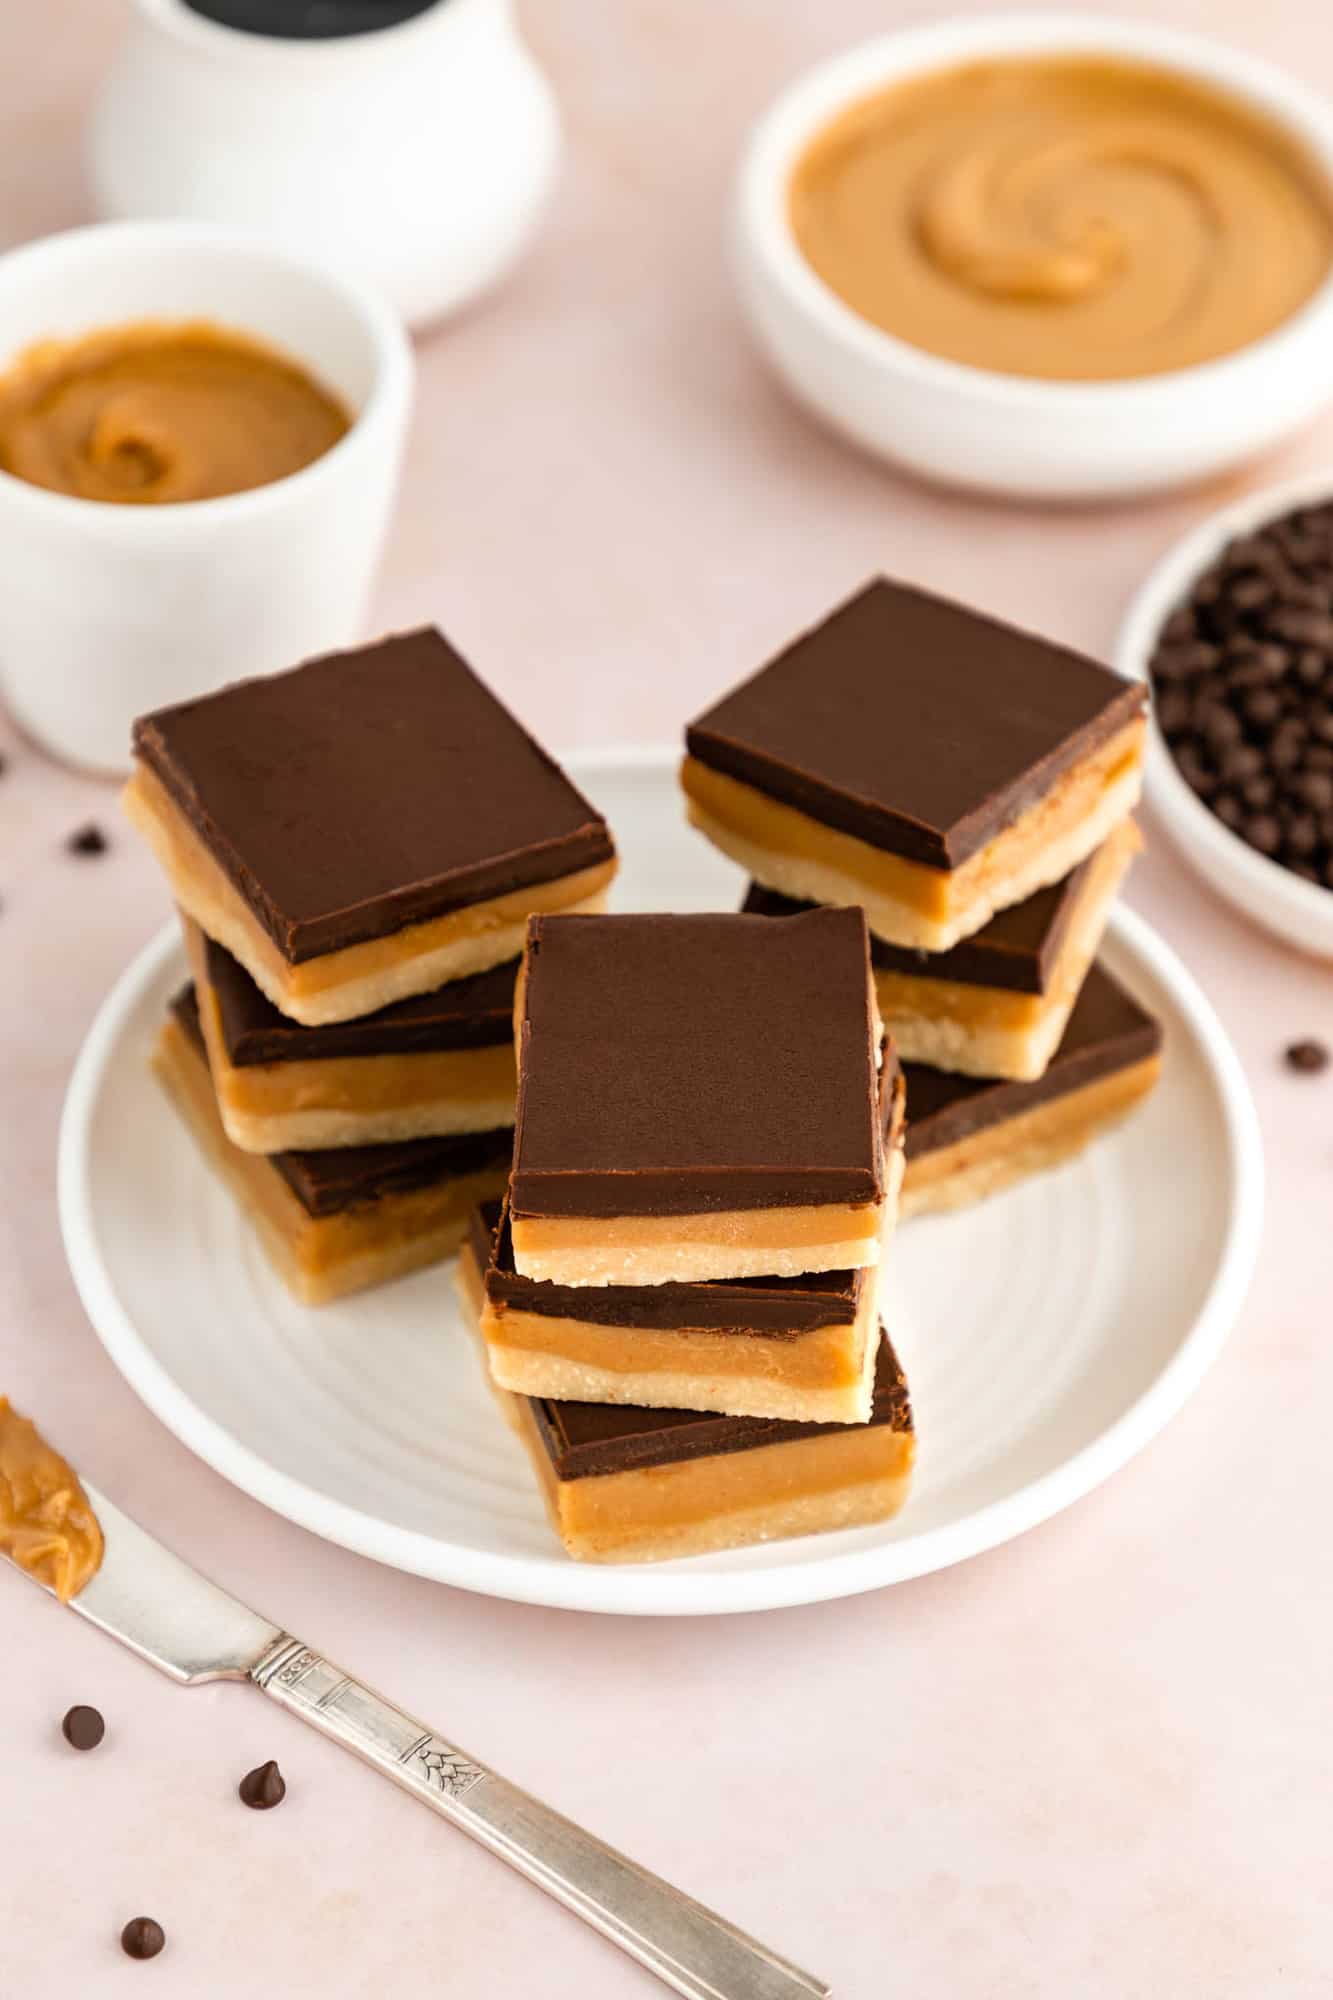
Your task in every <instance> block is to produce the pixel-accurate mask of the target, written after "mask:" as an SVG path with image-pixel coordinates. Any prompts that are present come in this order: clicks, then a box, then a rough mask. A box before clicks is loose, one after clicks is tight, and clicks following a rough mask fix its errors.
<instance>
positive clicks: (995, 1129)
mask: <svg viewBox="0 0 1333 2000" xmlns="http://www.w3.org/2000/svg"><path fill="white" fill-rule="evenodd" d="M1161 1067H1162V1064H1161V1057H1160V1056H1156V1055H1154V1056H1150V1057H1149V1058H1148V1059H1147V1061H1145V1062H1139V1063H1134V1064H1132V1065H1131V1066H1130V1067H1129V1068H1127V1069H1122V1070H1118V1071H1117V1072H1116V1073H1115V1074H1114V1075H1113V1076H1103V1077H1098V1078H1097V1079H1096V1080H1095V1082H1092V1083H1089V1084H1085V1085H1084V1086H1083V1088H1082V1089H1081V1090H1071V1091H1068V1092H1067V1093H1066V1094H1065V1095H1064V1096H1062V1097H1056V1098H1053V1099H1051V1100H1050V1102H1049V1103H1046V1104H1039V1105H1035V1106H1034V1107H1033V1109H1032V1110H1031V1111H1024V1112H1021V1113H1020V1114H1019V1116H1018V1117H1017V1118H1009V1119H1003V1120H1000V1121H999V1122H998V1123H996V1124H993V1125H987V1126H985V1127H983V1128H982V1129H980V1130H978V1131H976V1132H972V1133H969V1134H968V1135H967V1137H966V1138H963V1139H959V1140H956V1141H955V1142H954V1143H953V1144H952V1145H949V1146H940V1147H938V1148H936V1150H935V1151H933V1152H929V1153H919V1154H916V1155H915V1156H914V1157H912V1158H910V1159H909V1160H908V1162H907V1171H906V1173H905V1175H904V1178H903V1191H902V1214H903V1217H904V1219H906V1218H907V1217H909V1216H914V1215H929V1214H933V1213H936V1212H939V1211H942V1210H947V1209H954V1208H966V1207H968V1206H970V1205H971V1204H972V1203H973V1202H978V1201H984V1200H985V1199H986V1197H987V1196H988V1195H992V1194H999V1193H1000V1192H1001V1190H1002V1189H1004V1188H1007V1187H1011V1186H1012V1185H1013V1184H1014V1183H1015V1182H1016V1181H1021V1180H1026V1179H1027V1178H1028V1176H1029V1175H1031V1174H1037V1173H1042V1172H1044V1171H1045V1170H1046V1169H1047V1168H1049V1167H1058V1166H1060V1165H1061V1164H1062V1163H1063V1162H1064V1161H1065V1160H1069V1159H1072V1158H1074V1156H1075V1155H1076V1154H1078V1153H1081V1152H1082V1151H1083V1149H1084V1147H1085V1146H1087V1145H1088V1144H1090V1142H1091V1141H1092V1140H1093V1139H1095V1138H1096V1137H1097V1136H1098V1135H1099V1134H1100V1133H1102V1132H1105V1131H1107V1130H1109V1128H1110V1127H1111V1126H1113V1125H1115V1124H1118V1123H1119V1121H1120V1120H1121V1119H1122V1118H1125V1117H1127V1116H1128V1114H1129V1113H1130V1112H1131V1111H1132V1110H1133V1108H1134V1106H1135V1105H1136V1104H1137V1103H1138V1102H1139V1100H1140V1099H1141V1098H1143V1097H1146V1096H1147V1094H1148V1092H1149V1091H1150V1090H1151V1089H1152V1087H1153V1085H1154V1084H1155V1083H1156V1081H1157V1079H1158V1076H1159V1075H1160V1074H1161ZM908 1115H909V1117H910V1115H911V1106H910V1102H909V1106H908Z"/></svg>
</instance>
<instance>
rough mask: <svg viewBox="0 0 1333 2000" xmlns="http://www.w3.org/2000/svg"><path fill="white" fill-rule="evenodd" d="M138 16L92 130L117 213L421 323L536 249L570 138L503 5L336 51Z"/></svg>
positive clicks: (178, 1) (174, 4) (151, 3)
mask: <svg viewBox="0 0 1333 2000" xmlns="http://www.w3.org/2000/svg"><path fill="white" fill-rule="evenodd" d="M135 5H136V9H137V14H138V19H137V21H136V23H135V25H134V27H133V29H132V32H131V34H130V37H129V39H128V41H127V43H126V45H125V48H124V50H123V52H122V54H121V57H120V59H119V61H118V63H117V64H116V65H115V67H114V68H113V70H112V72H111V74H110V76H109V78H108V81H107V83H106V85H105V87H104V89H103V91H102V94H101V97H100V99H99V100H98V103H97V106H96V109H95V112H94V116H93V121H92V126H91V131H90V138H89V165H90V173H91V178H92V186H93V192H94V197H95V199H96V201H97V203H98V205H99V207H100V209H101V212H102V213H103V214H104V215H107V216H111V217H120V218H124V217H139V216H173V217H184V218H191V219H196V220H203V221H211V222H223V223H228V224H231V225H232V226H234V227H236V228H243V229H248V230H263V231H265V232H267V233H268V234H270V235H273V236H275V237H276V238H277V239H278V240H279V241H280V242H281V243H283V244H284V245H285V246H286V247H287V248H289V249H291V250H293V251H295V252H297V253H298V254H299V255H300V256H302V257H305V258H312V259H318V260H320V261H322V262H325V263H329V264H334V265H341V266H343V267H344V268H345V269H347V270H349V271H350V272H352V273H353V274H355V275H358V276H360V277H361V278H363V279H366V280H369V281H371V282H373V283H376V284H378V285H379V286H380V287H381V288H382V289H383V290H384V291H385V292H386V294H387V295H388V297H389V298H390V299H391V300H392V302H393V303H394V304H395V305H396V306H397V307H398V310H399V311H400V312H401V313H402V315H403V317H404V318H405V319H406V320H407V321H408V323H409V324H410V325H416V326H419V325H422V324H424V323H426V322H428V321H431V320H435V319H438V318H439V317H440V316H441V315H442V314H444V313H448V312H452V311H454V310H455V309H456V308H457V307H459V306H461V305H463V304H464V303H465V302H467V301H468V300H470V299H472V298H474V297H475V296H476V295H477V294H478V293H479V292H481V291H483V290H484V289H485V288H486V287H487V286H488V285H490V284H492V283H494V282H495V281H496V280H497V279H498V278H500V277H501V276H502V275H503V273H504V272H505V271H507V270H508V269H509V267H510V265H511V264H512V263H513V262H514V260H515V259H516V258H517V257H518V255H519V254H520V252H521V251H522V250H523V249H524V247H525V246H526V244H527V241H528V238H529V236H530V235H531V233H532V231H533V229H534V227H535V225H536V223H537V220H538V217H539V215H540V213H541V210H542V207H543V205H544V203H545V199H546V196H547V194H548V192H549V189H550V186H551V182H552V179H553V175H554V168H555V162H556V155H557V151H558V123H557V117H556V110H555V103H554V99H553V98H552V95H551V92H550V89H549V88H548V86H547V84H546V81H545V79H544V78H543V76H542V75H541V72H540V71H539V70H538V69H537V67H536V65H535V64H534V62H533V61H532V58H531V56H530V55H529V54H528V52H527V49H526V48H525V47H524V45H523V43H522V42H521V41H520V39H519V35H518V31H517V28H516V26H515V23H514V19H513V10H512V6H511V4H510V0H436V4H435V5H434V6H432V7H430V8H429V9H428V10H427V11H426V12H425V13H421V14H417V15H416V16H415V17H414V18H412V19H410V20H406V21H403V22H401V23H400V24H399V25H397V26H394V27H389V28H382V29H379V30H377V31H373V32H370V33H363V34H353V35H346V36H341V37H335V38H332V39H325V40H291V39H280V38H278V37H276V36H272V35H267V34H264V35H257V34H249V33H245V32H242V31H239V30H237V29H235V28H231V27H225V26H222V25H220V24H219V23H218V22H215V21H213V20H210V19H207V18H205V16H204V15H202V14H199V13H196V12H195V11H194V10H193V9H192V8H191V7H189V6H187V5H186V4H185V0H135Z"/></svg>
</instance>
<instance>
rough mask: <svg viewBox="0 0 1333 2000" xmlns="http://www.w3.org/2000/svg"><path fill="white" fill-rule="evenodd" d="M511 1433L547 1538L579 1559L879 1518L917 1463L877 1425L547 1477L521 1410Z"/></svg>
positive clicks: (898, 1439)
mask: <svg viewBox="0 0 1333 2000" xmlns="http://www.w3.org/2000/svg"><path fill="white" fill-rule="evenodd" d="M519 1434H520V1436H521V1437H522V1439H523V1442H524V1443H525V1444H526V1445H527V1447H528V1450H529V1453H530V1455H531V1457H532V1462H533V1466H534V1468H535V1470H536V1473H537V1478H538V1481H539V1482H540V1484H541V1488H542V1493H543V1495H544V1497H545V1500H546V1505H547V1509H548V1512H549V1513H550V1516H551V1520H552V1522H553V1524H554V1526H555V1530H556V1533H557V1534H558V1535H559V1537H560V1539H561V1541H562V1542H563V1543H564V1545H565V1548H566V1549H567V1550H568V1552H569V1554H570V1555H572V1556H574V1557H576V1558H577V1559H578V1560H579V1561H581V1562H662V1561H668V1560H670V1559H671V1558H673V1557H676V1556H694V1555H705V1554H707V1553H708V1552H710V1551H711V1550H715V1549H731V1548H741V1547H744V1546H746V1545H747V1544H750V1543H754V1542H765V1541H774V1540H777V1539H778V1537H780V1536H788V1535H812V1534H818V1533H821V1532H823V1531H825V1530H828V1529H832V1528H852V1527H861V1526H864V1525H865V1524H866V1523H868V1522H871V1521H886V1520H888V1519H889V1518H890V1517H891V1516H892V1515H894V1514H896V1513H897V1512H898V1509H899V1508H900V1507H901V1506H902V1504H903V1502H904V1500H905V1499H906V1498H907V1492H908V1488H909V1485H910V1483H911V1476H912V1466H913V1464H914V1462H915V1458H916V1442H915V1439H914V1437H913V1436H912V1434H911V1433H910V1432H905V1431H895V1430H893V1429H891V1428H890V1426H888V1425H887V1424H884V1425H878V1426H875V1427H873V1428H865V1427H855V1426H854V1427H853V1428H851V1429H849V1430H846V1431H834V1432H825V1433H824V1434H823V1435H822V1436H820V1437H814V1438H809V1439H802V1440H800V1441H797V1442H783V1443H780V1444H771V1445H758V1446H756V1447H755V1449H753V1450H752V1451H738V1452H727V1453H723V1454H720V1455H718V1456H716V1457H713V1458H698V1459H691V1460H686V1461H682V1462H681V1463H679V1464H675V1465H666V1466H654V1467H650V1468H647V1469H644V1470H638V1471H633V1472H614V1473H607V1474H604V1475H602V1476H600V1477H598V1478H589V1479H575V1480H557V1479H556V1477H555V1475H554V1473H553V1471H552V1468H551V1462H550V1459H549V1457H548V1455H547V1452H546V1449H545V1446H544V1445H543V1443H542V1441H541V1437H540V1435H539V1434H538V1432H537V1429H536V1426H535V1424H534V1422H533V1420H532V1416H531V1412H530V1406H529V1405H528V1403H527V1402H523V1403H522V1404H521V1406H520V1411H519Z"/></svg>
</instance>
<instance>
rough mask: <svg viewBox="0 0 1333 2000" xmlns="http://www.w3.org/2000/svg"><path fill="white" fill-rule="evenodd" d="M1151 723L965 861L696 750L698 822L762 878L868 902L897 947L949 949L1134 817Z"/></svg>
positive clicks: (842, 900) (1135, 726) (832, 899)
mask: <svg viewBox="0 0 1333 2000" xmlns="http://www.w3.org/2000/svg"><path fill="white" fill-rule="evenodd" d="M1144 727H1145V726H1144V724H1143V722H1142V721H1135V722H1133V723H1131V724H1130V726H1129V727H1128V728H1127V729H1122V730H1119V731H1118V732H1117V733H1116V734H1115V735H1114V736H1112V737H1111V738H1109V739H1108V741H1106V742H1105V743H1102V744H1099V745H1098V747H1097V749H1096V750H1095V751H1093V752H1092V753H1091V754H1090V755H1089V756H1087V757H1085V758H1083V759H1081V761H1080V762H1079V763H1077V764H1075V765H1074V766H1073V767H1072V768H1071V769H1070V770H1068V771H1067V772H1065V774H1064V776H1063V777H1062V778H1061V779H1060V780H1059V781H1058V782H1057V783H1056V784H1055V785H1053V786H1052V788H1051V789H1050V791H1049V792H1047V793H1046V795H1045V796H1044V797H1043V798H1041V799H1039V800H1038V801H1037V802H1036V804H1035V805H1032V806H1030V807H1029V808H1028V810H1027V811H1026V812H1024V813H1021V814H1020V815H1019V817H1018V818H1017V819H1016V820H1015V821H1014V822H1013V824H1012V825H1011V826H1007V827H1006V828H1005V829H1004V831H1003V832H1002V833H999V834H997V835H996V836H995V838H994V839H993V840H991V841H989V842H988V843H987V845H986V846H984V847H983V848H981V849H980V850H979V851H978V852H977V853H976V854H973V855H971V856H970V857H969V859H968V860H966V861H965V862H963V864H962V866H961V867H959V868H953V869H945V868H927V867H926V866H924V865H923V864H922V863H921V862H917V861H908V860H905V859H904V858H903V857H902V856H901V855H899V854H892V853H890V852H889V851H888V850H887V849H884V848H879V847H872V846H871V845H870V843H869V842H868V841H864V840H859V839H857V838H856V837H855V836H854V835H852V834H848V833H842V832H840V831H839V830H838V829H836V828H834V827H829V826H825V825H823V824H822V823H821V822H820V821H818V820H815V819H812V818H811V817H810V816H809V815H808V814H806V813H803V812H799V811H797V809H796V808H795V807H794V806H789V805H783V804H780V803H779V802H778V801H777V800H775V799H772V798H769V797H768V796H767V794H765V793H764V792H761V791H759V790H757V789H756V788H755V787H754V786H752V785H747V784H743V783H741V781H740V780H739V779H736V778H732V777H728V776H726V775H725V774H724V773H722V772H720V771H715V770H713V769H712V768H711V767H710V766H708V765H706V764H701V763H699V762H698V760H697V759H696V758H693V757H687V758H686V759H685V762H684V765H683V766H682V769H681V784H682V786H683V787H684V790H685V794H686V800H687V810H688V813H689V818H690V821H691V823H692V824H693V825H694V826H696V827H697V828H698V829H699V831H700V832H701V833H703V834H705V835H706V836H707V838H708V839H709V840H711V841H712V842H713V844H714V846H716V847H719V848H721V850H722V852H723V853H724V854H728V855H730V856H731V858H732V860H733V861H738V862H739V863H740V864H741V866H742V867H743V868H746V869H748V870H749V872H750V874H751V875H753V877H754V878H755V880H756V881H758V882H762V883H764V884H765V885H766V886H767V887H769V888H772V889H777V890H780V891H781V893H782V894H783V895H785V896H794V897H797V898H798V899H804V900H808V901H811V902H816V903H834V904H846V903H859V904H861V905H862V906H863V907H864V909H865V912H866V920H867V922H868V923H869V925H870V928H871V930H872V931H874V932H875V934H876V936H878V937H882V938H885V939H886V940H887V941H888V942H889V943H890V944H902V945H913V946H917V947H919V948H920V949H922V950H925V951H947V950H948V948H949V947H950V946H951V945H955V944H957V943H958V941H959V940H960V939H961V938H965V937H970V936H971V935H972V933H973V932H974V931H978V930H980V929H981V927H982V925H983V924H985V923H987V922H989V920H990V918H991V917H993V916H994V915H995V912H996V911H997V910H1001V909H1007V908H1008V907H1009V905H1010V904H1012V903H1021V902H1022V901H1023V900H1024V898H1025V897H1027V896H1030V895H1033V894H1034V893H1035V892H1036V891H1037V890H1038V889H1043V888H1045V887H1047V886H1048V884H1050V883H1052V882H1058V881H1060V880H1061V879H1062V878H1063V877H1064V876H1066V875H1067V874H1068V873H1069V871H1070V869H1071V868H1075V867H1077V866H1078V864H1079V862H1080V861H1082V860H1084V859H1085V858H1086V857H1087V856H1088V855H1089V854H1091V853H1092V851H1093V849H1094V848H1095V847H1098V846H1100V845H1101V843H1102V842H1103V841H1104V840H1105V839H1106V838H1107V836H1108V835H1109V834H1110V833H1111V831H1112V830H1113V828H1114V827H1116V826H1117V825H1118V824H1119V822H1120V821H1121V820H1123V819H1125V818H1127V817H1128V815H1129V814H1130V813H1131V812H1132V811H1133V809H1134V806H1135V804H1136V802H1137V800H1138V796H1139V790H1140V777H1141V772H1140V767H1141V763H1142V756H1143V741H1144Z"/></svg>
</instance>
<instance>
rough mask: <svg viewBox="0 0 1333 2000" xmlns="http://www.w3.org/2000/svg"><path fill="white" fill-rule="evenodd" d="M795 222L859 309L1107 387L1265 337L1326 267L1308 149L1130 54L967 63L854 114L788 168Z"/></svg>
mask: <svg viewBox="0 0 1333 2000" xmlns="http://www.w3.org/2000/svg"><path fill="white" fill-rule="evenodd" d="M790 214H791V223H792V228H793V231H794V233H795V236H796V240H797V242H798V244H799V245H800V248H801V250H802V252H803V253H804V255H805V257H806V259H807V261H808V262H809V263H810V264H811V265H812V266H813V268H814V269H815V271H817V272H818V274H819V276H820V277H821V278H823V280H824V281H825V283H826V284H828V285H829V286H830V287H831V288H832V290H833V291H835V292H836V293H838V295H839V296H840V297H841V298H842V299H843V300H844V302H845V303H846V304H847V305H849V306H851V307H852V308H853V310H854V311H856V312H857V313H859V314H860V315H861V316H862V317H863V318H864V319H867V320H869V321H871V322H872V323H873V324H874V325H876V326H879V327H882V328H883V329H884V330H885V331H886V332H888V333H892V334H896V335H897V336H898V337H899V338H900V339H902V340H905V341H910V342H911V343H912V344H913V345H914V346H916V347H920V348H924V349H925V350H926V351H927V352H929V353H931V354H939V355H944V356H947V357H948V358H949V359H950V360H953V361H961V362H966V363H970V364H971V365H973V366H975V367H979V368H986V369H993V370H998V371H1000V372H1002V373H1006V374H1012V375H1031V376H1042V377H1046V378H1051V379H1054V378H1064V379H1066V380H1085V381H1096V380H1102V381H1105V380H1110V379H1115V378H1126V377H1130V376H1141V375H1156V374H1161V373H1165V372H1167V371H1169V370H1171V369H1176V368H1186V367H1190V366H1192V365H1194V364H1195V363H1198V362H1203V361H1211V360H1215V359H1216V358H1217V357H1218V356H1220V355H1223V354H1230V353H1233V352H1234V351H1235V350H1236V349H1238V348H1241V347H1245V346H1248V345H1249V343H1250V342H1251V341H1254V340H1257V339H1259V338H1260V337H1261V336H1262V335H1264V334H1266V333H1270V332H1272V331H1273V329H1274V328H1276V327H1278V326H1280V325H1281V324H1282V322H1283V321H1284V320H1286V319H1289V318H1290V317H1291V315H1292V314H1293V313H1295V312H1297V311H1298V310H1299V308H1300V307H1301V306H1302V305H1304V304H1305V303H1306V302H1307V301H1308V300H1309V299H1310V297H1311V296H1312V295H1313V293H1314V292H1315V291H1316V290H1318V288H1319V286H1320V285H1321V284H1323V282H1324V281H1325V279H1326V278H1327V277H1328V276H1329V272H1330V268H1331V267H1333V193H1331V192H1330V188H1329V185H1328V183H1327V181H1326V180H1325V178H1324V177H1323V175H1322V174H1321V173H1320V171H1319V169H1318V167H1317V166H1316V164H1315V162H1314V161H1313V159H1312V158H1311V157H1310V156H1308V155H1307V154H1306V153H1305V152H1304V151H1303V150H1302V149H1301V148H1300V147H1299V146H1298V145H1297V143H1296V142H1295V141H1294V140H1293V139H1291V138H1289V137H1288V136H1287V135H1286V134H1285V133H1284V132H1281V131H1280V130H1278V129H1277V127H1275V126H1274V125H1272V124H1270V123H1268V122H1267V121H1266V120H1264V119H1263V118H1261V117H1260V116H1259V115H1258V114H1257V113H1256V112H1254V111H1251V110H1250V109H1249V108H1248V107H1246V106H1245V105H1243V104H1242V103H1241V102H1240V101H1239V100H1237V99H1234V98H1231V97H1229V96H1227V95H1225V94H1224V93H1223V92H1222V91H1220V90H1215V89H1212V88H1211V87H1208V86H1205V85H1203V84H1196V83H1194V82H1191V81H1190V80H1189V79H1188V78H1186V77H1183V76H1180V75H1176V74H1174V73H1172V72H1169V71H1166V70H1159V69H1153V68H1149V67H1147V66H1146V65H1144V66H1141V65H1138V64H1133V63H1127V62H1124V63H1122V62H1114V61H1111V60H1109V59H1085V58H1074V57H1068V58H1065V57H1050V58H1041V59H1033V60H1027V59H1022V60H1018V59H1015V60H1005V61H996V62H990V63H976V64H971V65H968V66H966V67H964V68H960V69H954V70H946V71H942V72H940V73H938V74H935V75H931V76H926V77H923V78H920V79H917V80H915V81H913V82H911V83H907V84H903V85H900V86H898V87H896V88H895V89H892V90H889V91H886V92H884V93H882V94H881V95H879V96H877V97H874V98H871V99H869V100H868V101H867V102H865V103H862V104H859V105H856V106H854V107H853V108H852V109H851V110H850V111H848V112H846V113H845V114H844V115H843V116H842V117H840V118H839V119H837V120H836V121H835V122H834V123H833V124H832V125H830V126H829V127H828V128H827V129H826V130H825V131H824V132H823V133H821V134H820V136H819V137H818V138H817V139H816V140H815V141H814V142H813V143H812V145H811V146H810V147H809V148H808V150H807V151H806V153H805V154H804V156H803V157H802V158H801V160H800V161H799V163H798V165H797V168H796V171H795V173H794V175H793V178H792V183H791V188H790Z"/></svg>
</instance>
